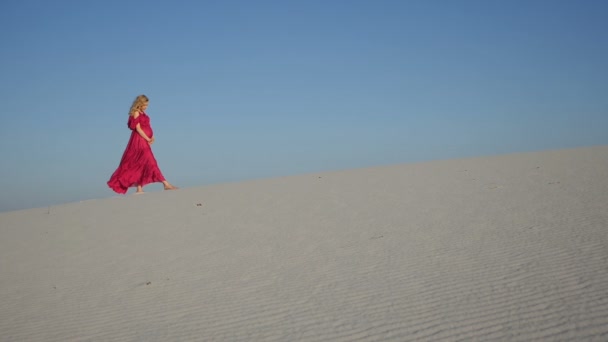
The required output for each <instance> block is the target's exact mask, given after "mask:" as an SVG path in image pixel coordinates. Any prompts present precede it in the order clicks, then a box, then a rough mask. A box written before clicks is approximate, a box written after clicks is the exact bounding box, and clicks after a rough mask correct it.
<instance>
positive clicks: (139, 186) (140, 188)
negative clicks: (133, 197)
mask: <svg viewBox="0 0 608 342" xmlns="http://www.w3.org/2000/svg"><path fill="white" fill-rule="evenodd" d="M135 193H136V194H143V193H144V189H143V188H142V186H141V185H138V186H137V191H136V192H135Z"/></svg>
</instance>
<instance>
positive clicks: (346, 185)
mask: <svg viewBox="0 0 608 342" xmlns="http://www.w3.org/2000/svg"><path fill="white" fill-rule="evenodd" d="M0 266H1V273H0V339H1V340H2V341H45V342H47V341H62V342H63V341H191V340H201V341H608V146H599V147H590V148H578V149H570V150H559V151H544V152H536V153H523V154H511V155H503V156H496V157H483V158H470V159H461V160H447V161H435V162H426V163H416V164H405V165H396V166H386V167H376V168H366V169H357V170H347V171H339V172H326V173H319V174H308V175H299V176H293V177H284V178H275V179H266V180H256V181H250V182H241V183H232V184H222V185H214V186H205V187H200V188H191V189H180V190H179V191H170V192H152V193H148V194H146V195H139V196H125V197H118V198H109V199H103V200H93V201H86V202H80V203H72V204H66V205H61V206H52V207H50V208H39V209H31V210H23V211H14V212H8V213H3V214H0Z"/></svg>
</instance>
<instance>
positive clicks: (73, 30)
mask: <svg viewBox="0 0 608 342" xmlns="http://www.w3.org/2000/svg"><path fill="white" fill-rule="evenodd" d="M606 18H608V1H590V0H578V1H577V0H571V1H560V0H545V1H542V0H526V1H523V0H512V1H466V0H463V1H447V0H444V1H433V0H420V1H413V0H412V1H406V0H403V1H383V0H368V1H357V0H352V1H332V0H323V1H314V0H313V1H154V0H151V1H139V0H138V1H114V0H106V1H75V0H74V1H66V0H57V1H42V0H36V1H32V0H20V1H16V0H10V1H2V2H1V3H0V43H1V44H0V48H1V52H2V53H1V54H0V75H1V77H0V156H1V158H0V163H1V167H0V189H2V190H0V211H6V210H14V209H22V208H30V207H40V206H47V205H52V204H59V203H65V202H72V201H78V200H85V199H91V198H103V197H109V196H116V194H114V193H113V192H112V191H111V190H110V189H109V188H108V187H107V185H106V182H107V180H108V179H109V177H110V175H111V174H112V172H113V171H114V170H115V169H116V167H117V166H118V163H119V161H120V158H121V156H122V153H123V151H124V148H125V146H126V143H127V141H128V138H129V134H130V131H129V130H128V129H127V126H126V122H127V112H128V109H129V106H130V104H131V102H132V100H133V99H134V97H135V96H136V95H138V94H146V95H148V96H149V97H150V101H151V102H150V107H149V108H148V110H147V113H148V115H149V116H150V117H151V121H152V127H153V128H154V132H155V135H156V138H157V140H156V143H155V144H154V146H153V149H154V152H155V155H156V158H157V160H158V162H159V166H160V168H161V170H162V171H163V173H164V174H165V176H166V177H167V178H168V180H169V181H170V182H172V183H174V184H176V185H178V186H182V187H192V186H200V185H206V184H212V183H221V182H231V181H239V180H246V179H252V178H262V177H276V176H283V175H291V174H301V173H308V172H318V171H327V170H336V169H347V168H357V167H366V166H373V165H386V164H399V163H408V162H417V161H425V160H433V159H446V158H462V157H470V156H480V155H492V154H502V153H510V152H523V151H533V150H544V149H558V148H570V147H579V146H590V145H604V144H608V131H607V128H608V96H606V91H607V90H608V87H607V86H608V66H607V63H608V20H606ZM161 188H162V186H161V185H160V184H155V185H151V186H148V187H147V190H148V191H156V190H160V189H161Z"/></svg>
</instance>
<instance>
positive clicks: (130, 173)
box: [108, 95, 177, 194]
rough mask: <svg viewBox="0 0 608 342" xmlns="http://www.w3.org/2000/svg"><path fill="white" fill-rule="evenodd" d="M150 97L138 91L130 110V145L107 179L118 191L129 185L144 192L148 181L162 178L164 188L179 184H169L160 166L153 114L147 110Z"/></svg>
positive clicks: (172, 188)
mask: <svg viewBox="0 0 608 342" xmlns="http://www.w3.org/2000/svg"><path fill="white" fill-rule="evenodd" d="M148 102H149V100H148V97H146V95H139V96H137V97H136V98H135V101H133V104H132V105H131V110H130V111H129V121H128V122H127V126H128V127H129V129H131V130H132V133H131V138H130V139H129V143H128V144H127V148H126V149H125V152H124V153H123V155H122V159H121V160H120V165H118V169H116V171H114V174H112V177H110V180H109V181H108V186H109V187H110V188H111V189H112V190H114V191H115V192H117V193H119V194H125V193H127V190H128V189H129V188H130V187H133V186H136V187H137V192H136V193H138V194H140V193H143V192H144V191H143V187H144V185H146V184H150V183H155V182H161V183H163V185H164V186H165V190H175V189H177V187H175V186H173V185H171V184H169V182H167V180H166V179H165V177H164V176H163V174H162V172H160V169H159V168H158V164H157V163H156V159H155V158H154V154H153V153H152V147H151V145H152V144H153V143H154V132H153V131H152V127H151V126H150V118H149V117H148V115H146V112H145V110H146V109H147V108H148Z"/></svg>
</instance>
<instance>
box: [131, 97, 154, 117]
mask: <svg viewBox="0 0 608 342" xmlns="http://www.w3.org/2000/svg"><path fill="white" fill-rule="evenodd" d="M149 101H150V100H148V97H147V96H146V95H139V96H137V97H136V98H135V100H134V101H133V104H132V105H131V109H129V115H133V114H135V113H137V112H141V108H142V107H143V106H144V105H145V104H147V103H148V102H149Z"/></svg>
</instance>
